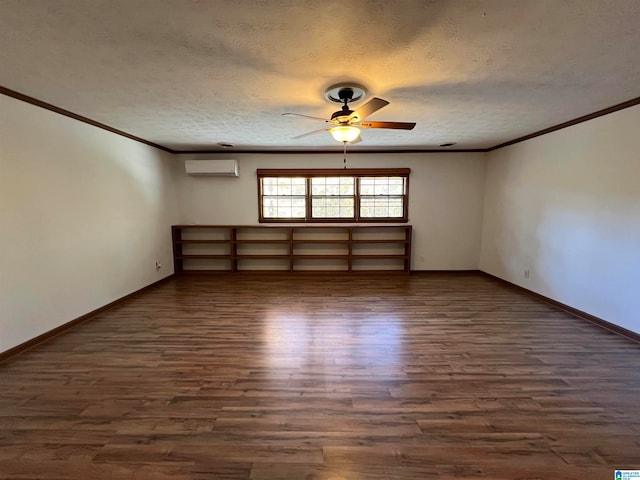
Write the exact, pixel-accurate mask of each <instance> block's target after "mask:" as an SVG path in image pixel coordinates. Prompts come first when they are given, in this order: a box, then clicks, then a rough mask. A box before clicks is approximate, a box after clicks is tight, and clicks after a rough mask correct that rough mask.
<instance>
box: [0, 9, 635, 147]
mask: <svg viewBox="0 0 640 480" xmlns="http://www.w3.org/2000/svg"><path fill="white" fill-rule="evenodd" d="M639 25H640V1H638V0H517V1H516V0H484V1H483V0H449V1H426V0H421V1H410V0H395V1H394V0H382V1H374V0H350V1H344V0H341V1H330V0H323V1H316V0H305V1H301V0H290V1H287V0H279V1H276V0H253V1H249V0H232V1H226V0H218V1H213V0H209V1H207V0H191V1H189V0H91V1H87V0H55V1H53V0H0V45H1V48H0V85H1V86H3V87H6V88H8V89H12V90H15V91H17V92H20V93H22V94H25V95H28V96H31V97H34V98H37V99H39V100H42V101H44V102H48V103H50V104H53V105H56V106H57V107H60V108H63V109H66V110H69V111H71V112H74V113H76V114H78V115H82V116H84V117H88V118H90V119H92V120H95V121H97V122H101V123H103V124H106V125H109V126H111V127H113V128H116V129H119V130H122V131H124V132H127V133H129V134H131V135H135V136H138V137H141V138H144V139H146V140H148V141H151V142H154V143H157V144H160V145H163V146H166V147H169V148H172V149H176V150H216V149H218V148H219V147H218V146H217V143H218V142H229V143H232V144H235V145H236V148H238V149H243V150H251V149H260V150H269V149H306V148H310V149H319V148H320V149H322V148H340V145H339V144H337V142H335V141H334V140H332V139H331V137H330V135H329V134H328V133H326V132H323V133H321V134H318V135H314V136H309V137H304V138H301V139H297V140H292V139H291V137H293V136H296V135H299V134H301V133H304V132H306V131H309V130H314V129H317V128H322V127H323V126H324V124H322V123H321V122H316V121H314V120H310V119H303V118H295V117H286V116H284V117H283V116H281V113H283V112H298V113H304V114H308V115H314V116H319V117H323V118H327V117H329V116H330V114H331V112H333V111H335V110H337V105H335V104H332V103H329V102H328V101H327V100H325V99H324V91H325V89H326V88H327V87H328V86H330V85H332V84H335V83H337V82H342V81H347V80H350V81H357V82H358V83H360V84H362V85H364V86H365V87H366V88H367V89H368V94H369V96H378V97H382V98H384V99H386V100H388V101H390V102H391V104H390V105H389V106H387V107H385V108H384V109H382V110H380V111H378V112H376V113H374V114H373V115H372V116H371V117H369V119H370V120H388V121H412V122H417V126H416V128H415V129H414V130H413V131H391V130H379V129H376V130H365V131H364V132H363V134H362V139H363V142H362V143H360V144H358V145H357V146H354V147H352V148H353V149H395V148H399V149H430V148H437V146H438V145H439V144H441V143H445V142H456V143H457V145H456V146H455V147H454V148H456V149H473V148H488V147H492V146H495V145H498V144H500V143H503V142H506V141H509V140H513V139H515V138H518V137H521V136H524V135H528V134H531V133H533V132H536V131H538V130H541V129H544V128H547V127H550V126H553V125H556V124H559V123H562V122H565V121H569V120H572V119H574V118H577V117H580V116H582V115H586V114H589V113H592V112H595V111H597V110H600V109H603V108H606V107H610V106H612V105H615V104H617V103H621V102H624V101H627V100H630V99H632V98H635V97H638V96H640V47H639V46H640V28H639V27H638V26H639Z"/></svg>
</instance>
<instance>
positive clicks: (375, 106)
mask: <svg viewBox="0 0 640 480" xmlns="http://www.w3.org/2000/svg"><path fill="white" fill-rule="evenodd" d="M387 105H389V102H387V101H386V100H383V99H382V98H378V97H373V98H372V99H371V100H369V101H368V102H367V103H365V104H364V105H362V106H361V107H360V108H358V109H357V110H356V111H355V112H353V113H352V114H351V115H349V121H351V122H361V121H362V120H364V119H365V118H367V117H368V116H369V115H371V114H372V113H374V112H377V111H378V110H380V109H381V108H382V107H386V106H387Z"/></svg>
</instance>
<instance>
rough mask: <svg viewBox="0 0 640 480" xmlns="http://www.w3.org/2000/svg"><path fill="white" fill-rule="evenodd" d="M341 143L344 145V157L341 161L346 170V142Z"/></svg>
mask: <svg viewBox="0 0 640 480" xmlns="http://www.w3.org/2000/svg"><path fill="white" fill-rule="evenodd" d="M342 144H343V145H344V150H343V151H342V152H343V155H344V157H343V160H342V161H343V163H344V169H345V170H346V169H347V142H342Z"/></svg>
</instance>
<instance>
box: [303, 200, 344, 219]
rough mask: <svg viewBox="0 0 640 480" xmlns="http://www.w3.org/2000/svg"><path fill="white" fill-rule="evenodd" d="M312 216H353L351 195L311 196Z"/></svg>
mask: <svg viewBox="0 0 640 480" xmlns="http://www.w3.org/2000/svg"><path fill="white" fill-rule="evenodd" d="M311 207H312V208H311V215H312V217H313V218H353V216H354V199H353V197H312V199H311Z"/></svg>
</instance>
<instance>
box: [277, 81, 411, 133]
mask: <svg viewBox="0 0 640 480" xmlns="http://www.w3.org/2000/svg"><path fill="white" fill-rule="evenodd" d="M365 93H366V92H365V90H364V88H363V87H361V86H358V85H334V86H333V87H329V89H328V90H327V91H326V94H325V96H326V98H327V99H328V100H330V101H332V102H335V103H342V108H341V109H340V110H338V111H336V112H333V113H332V114H331V118H330V119H329V120H326V119H324V118H320V117H313V116H311V115H303V114H300V113H289V112H288V113H283V114H282V115H293V116H297V117H305V118H312V119H314V120H321V121H323V122H325V123H329V124H331V125H332V126H330V127H325V128H320V129H318V130H313V131H311V132H307V133H303V134H302V135H298V136H296V137H293V139H298V138H302V137H306V136H308V135H315V134H316V133H320V132H326V131H329V132H330V133H331V135H332V136H333V138H334V139H335V140H337V141H339V142H343V143H345V144H346V143H347V142H348V143H358V142H360V141H361V138H360V129H361V128H390V129H395V130H413V127H415V126H416V124H415V123H411V122H372V121H364V120H365V119H366V118H367V117H368V116H369V115H371V114H372V113H374V112H377V111H378V110H380V109H381V108H382V107H385V106H387V105H389V102H388V101H386V100H383V99H382V98H378V97H373V98H372V99H371V100H369V101H368V102H367V103H365V104H364V105H361V106H360V108H358V109H357V110H351V108H349V104H350V103H351V102H355V101H358V100H361V99H362V98H364V96H365Z"/></svg>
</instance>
